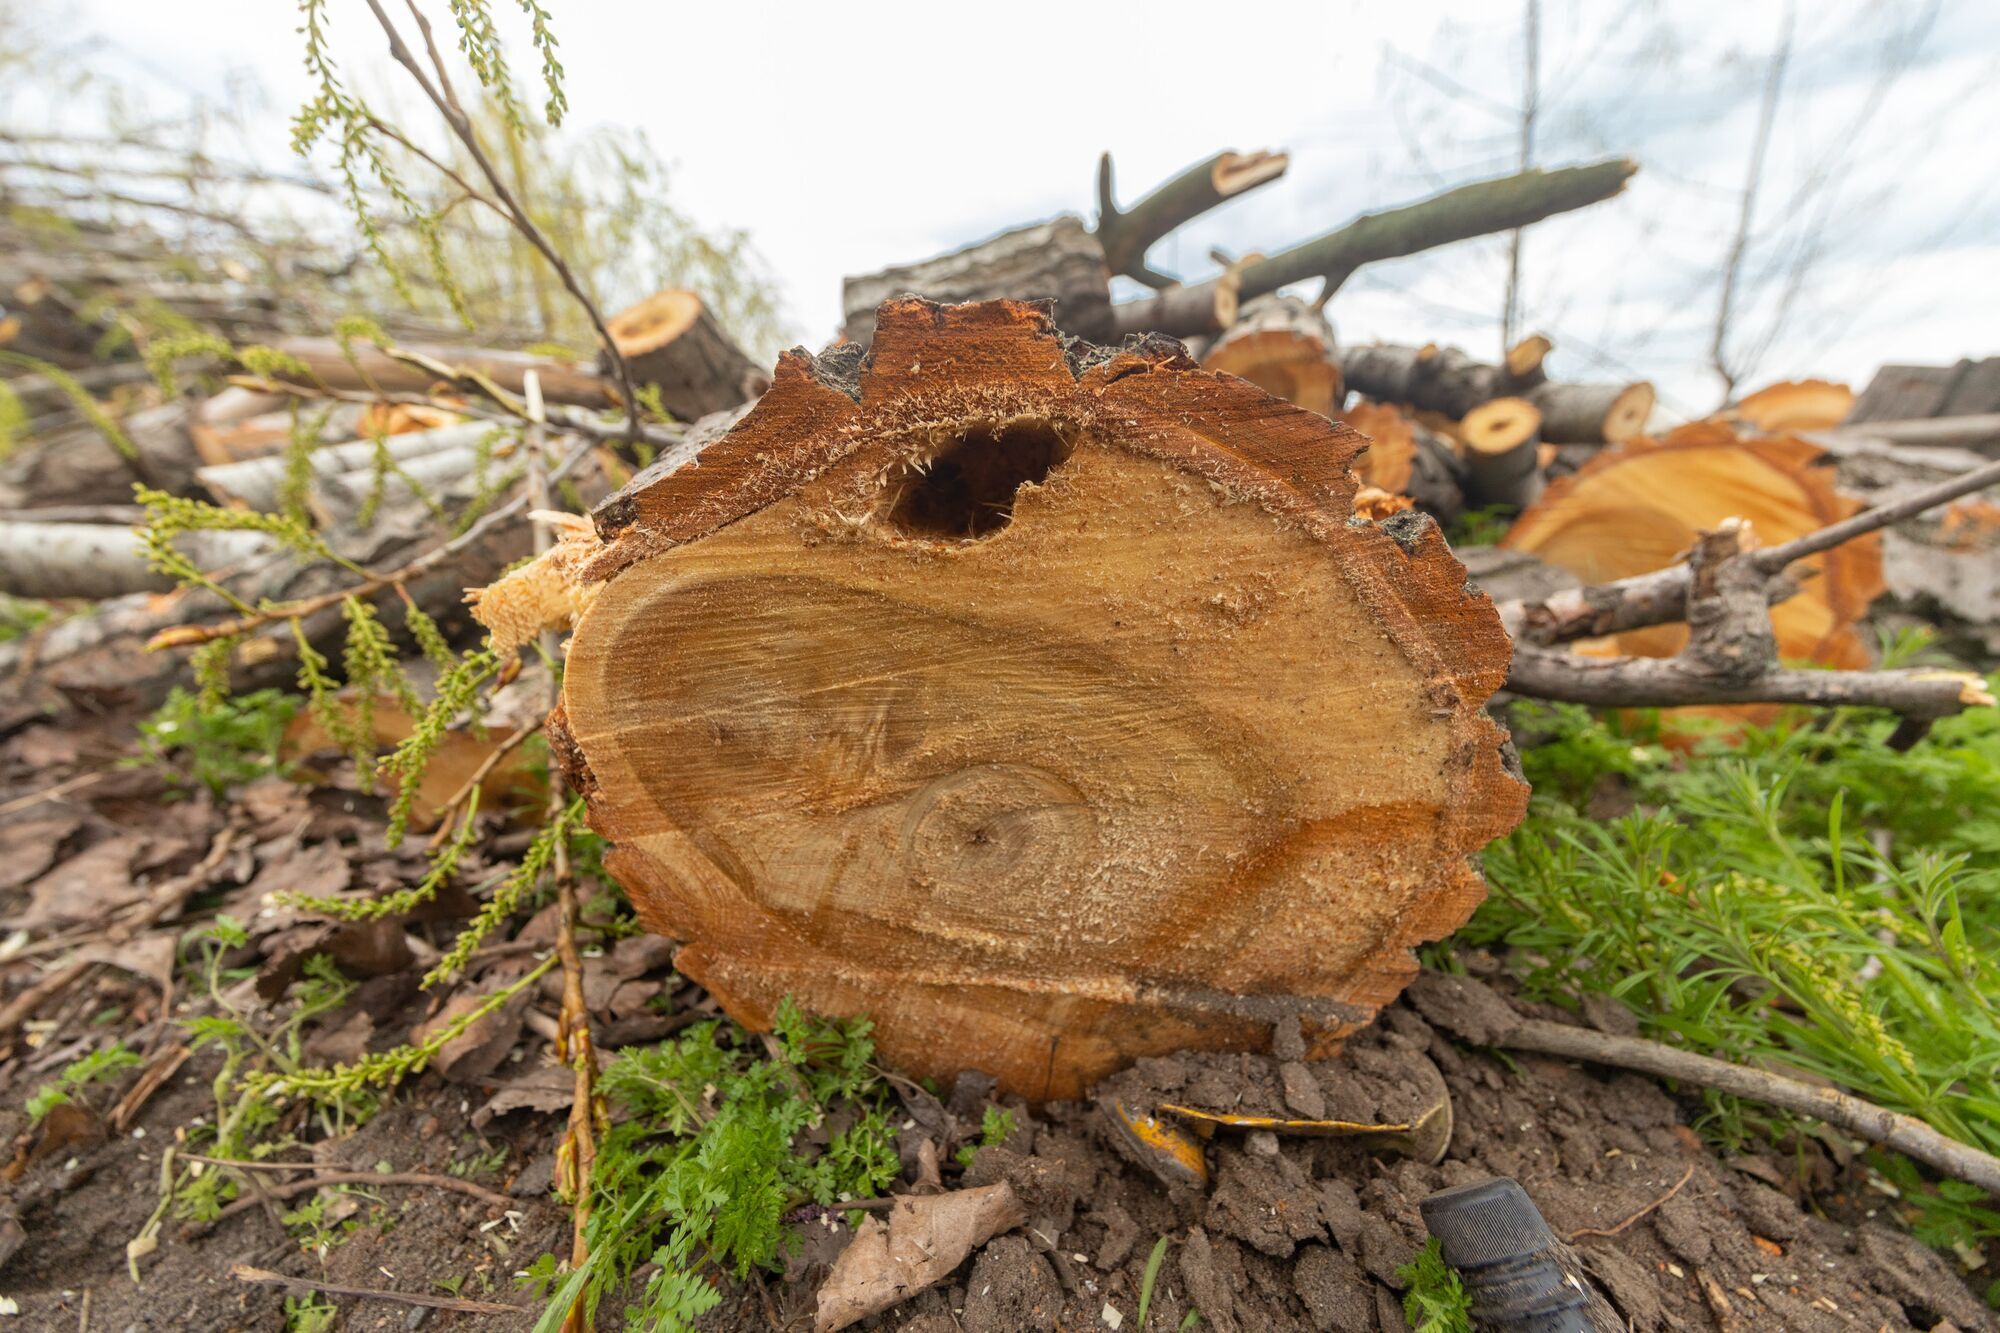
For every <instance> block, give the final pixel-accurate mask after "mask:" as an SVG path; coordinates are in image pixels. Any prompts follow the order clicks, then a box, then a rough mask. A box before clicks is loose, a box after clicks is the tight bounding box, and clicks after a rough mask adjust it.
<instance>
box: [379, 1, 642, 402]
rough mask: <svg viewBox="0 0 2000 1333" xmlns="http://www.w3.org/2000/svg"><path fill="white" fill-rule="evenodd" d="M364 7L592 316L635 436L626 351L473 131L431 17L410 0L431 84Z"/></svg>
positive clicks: (385, 18) (383, 19)
mask: <svg viewBox="0 0 2000 1333" xmlns="http://www.w3.org/2000/svg"><path fill="white" fill-rule="evenodd" d="M368 8H369V9H370V10H371V11H373V13H374V15H375V20H376V22H377V23H379V24H381V26H382V31H383V33H384V34H385V35H386V36H387V37H388V38H389V54H390V55H391V56H392V57H394V59H395V61H396V63H397V64H399V65H401V66H402V67H403V68H404V69H406V70H408V71H409V72H410V76H411V77H412V78H414V79H415V80H416V81H417V86H418V87H420V88H421V89H423V92H424V96H425V97H427V98H429V99H430V102H431V105H432V106H434V107H436V108H437V111H438V114H439V115H441V116H443V117H444V119H445V123H446V124H447V125H449V126H450V127H451V131H452V133H453V134H454V135H455V136H457V138H458V141H459V142H460V143H461V144H463V145H464V147H465V150H466V152H467V153H468V154H470V155H471V157H472V161H473V164H474V165H475V166H477V167H478V168H479V174H480V175H481V176H483V177H485V179H486V184H487V186H488V187H489V188H490V189H491V191H492V193H493V197H494V198H495V199H496V200H498V201H499V202H500V204H501V205H502V206H503V208H504V209H505V216H506V217H507V219H508V221H509V222H511V223H512V224H513V226H514V229H515V230H516V231H518V232H520V233H521V235H522V237H523V238H524V239H525V240H526V241H527V242H528V244H529V245H531V246H533V247H534V248H535V250H536V251H537V252H538V253H539V254H540V255H541V256H542V258H543V259H544V260H546V261H547V262H548V265H549V267H550V268H552V269H554V270H555V274H556V277H557V278H558V279H559V280H560V281H561V282H562V285H563V289H564V290H565V291H567V292H568V293H569V294H570V295H571V296H572V297H574V298H575V300H576V302H577V304H578V305H580V306H581V307H583V311H584V314H585V315H587V316H588V317H589V319H590V325H591V328H592V329H593V330H595V331H596V333H597V338H598V341H599V342H600V343H601V344H602V345H603V347H604V355H605V359H606V360H607V361H609V362H610V363H611V368H612V370H613V372H615V376H616V378H617V380H618V389H619V393H620V395H621V396H622V398H623V399H624V407H625V419H626V425H627V427H628V429H629V431H630V435H631V438H633V439H637V438H639V435H640V432H641V427H642V425H643V423H642V422H641V421H640V419H639V398H638V394H637V392H636V389H635V387H634V385H633V383H632V368H631V367H630V366H629V365H627V364H626V362H625V354H624V353H623V352H621V351H619V350H618V344H617V343H616V342H614V341H613V340H612V337H611V330H610V329H609V328H608V327H607V326H606V325H605V322H604V316H603V314H602V313H601V312H600V311H599V310H598V308H597V302H595V301H593V300H592V299H591V298H590V295H589V293H587V292H585V291H584V290H583V284H582V283H581V282H579V281H578V280H577V276H576V273H575V271H574V270H572V269H571V268H570V266H569V262H568V261H567V260H565V259H564V258H563V256H562V254H561V252H560V251H558V250H557V249H556V248H555V246H554V244H553V243H551V242H550V240H549V238H548V236H547V235H546V234H545V233H544V232H543V231H542V229H541V228H540V227H539V226H537V225H536V224H535V220H534V219H533V218H531V217H529V216H528V211H527V210H526V209H525V208H523V207H522V206H521V203H520V201H519V200H518V199H516V198H515V197H514V192H513V191H512V190H511V189H509V188H508V185H507V181H506V179H505V178H504V177H503V176H502V175H501V174H500V172H499V170H498V168H496V167H495V166H494V165H493V161H492V159H491V158H489V157H488V156H487V155H486V149H485V147H484V146H483V145H482V144H481V143H480V142H479V135H478V133H477V131H475V130H474V129H473V125H472V118H471V117H470V116H468V115H466V113H465V108H464V107H463V106H462V105H461V104H460V103H459V100H458V97H457V95H456V94H455V93H453V92H452V90H451V79H450V76H449V75H447V74H446V72H445V63H444V58H443V56H442V55H441V54H440V53H439V51H438V49H437V42H436V40H435V38H434V37H433V36H432V33H431V25H430V20H429V19H426V18H425V17H424V15H423V11H422V10H420V9H418V8H417V6H416V3H415V0H410V13H411V15H412V17H414V18H415V20H416V23H417V28H418V31H419V32H420V33H421V34H422V35H423V39H424V46H425V48H426V49H427V51H428V52H429V54H430V57H431V63H432V65H433V67H434V68H435V69H436V71H437V75H438V82H437V83H436V84H435V85H434V84H433V83H432V82H431V80H430V77H429V76H428V75H426V74H425V73H424V70H423V66H421V65H419V64H418V63H417V58H416V56H415V55H414V54H413V53H412V52H411V51H410V48H409V46H408V45H407V44H406V43H405V42H404V41H403V35H402V33H401V32H400V31H398V30H397V28H396V25H395V23H394V22H392V21H391V20H390V18H389V15H388V12H387V11H386V10H384V9H383V8H382V2H381V0H368Z"/></svg>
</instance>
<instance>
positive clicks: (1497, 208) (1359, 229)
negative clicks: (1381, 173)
mask: <svg viewBox="0 0 2000 1333" xmlns="http://www.w3.org/2000/svg"><path fill="white" fill-rule="evenodd" d="M1638 169H1639V168H1638V165H1637V164H1636V163H1634V162H1632V161H1630V160H1628V159H1626V158H1612V159H1609V160H1607V161H1603V162H1593V163H1591V164H1589V165H1588V166H1580V167H1563V168H1560V169H1558V170H1555V171H1539V170H1537V171H1524V172H1521V173H1520V174H1519V175H1514V176H1502V177H1499V178H1497V179H1495V180H1486V181H1479V182H1476V183H1475V184H1472V185H1462V186H1460V187H1458V188H1457V189H1455V190H1447V191H1445V192H1444V193H1443V194H1439V195H1434V196H1432V197H1431V198H1429V199H1424V200H1420V201H1419V202H1417V203H1414V204H1407V205H1405V206H1404V207H1402V208H1392V209H1389V210H1387V211H1386V212H1381V213H1364V214H1362V215H1361V216H1360V217H1358V218H1356V219H1354V220H1353V221H1352V222H1349V223H1347V224H1346V225H1345V226H1342V227H1338V228H1336V229H1334V230H1333V231H1330V232H1328V233H1326V234H1325V235H1324V236H1318V237H1315V238H1314V239H1312V240H1310V241H1306V242H1304V243H1303V244H1300V245H1295V246H1293V247H1292V248H1291V249H1289V250H1283V251H1280V252H1279V253H1277V254H1275V255H1272V256H1271V257H1270V258H1268V259H1260V260H1257V261H1256V262H1254V263H1249V264H1245V265H1244V266H1243V267H1242V270H1241V273H1240V277H1241V281H1242V289H1241V295H1242V299H1244V300H1246V301H1247V300H1250V299H1252V298H1254V297H1258V296H1262V295H1264V294H1265V293H1266V292H1274V291H1276V290H1278V289H1279V288H1280V287H1285V286H1288V285H1290V284H1291V283H1294V282H1303V281H1305V280H1306V279H1308V278H1319V279H1321V280H1322V285H1321V289H1320V295H1319V301H1320V303H1321V304H1325V302H1326V300H1327V298H1328V297H1330V296H1332V295H1333V293H1334V292H1335V291H1337V290H1339V288H1340V285H1341V284H1342V283H1343V282H1345V281H1346V280H1347V278H1348V275H1350V274H1351V273H1353V272H1354V270H1355V269H1357V268H1360V267H1361V266H1362V265H1363V264H1369V263H1374V262H1375V261H1377V260H1382V259H1395V258H1399V257H1401V256H1403V255H1413V254H1416V253H1417V252H1419V251H1421V250H1430V249H1434V248H1436V247H1437V246H1440V245H1449V244H1450V243H1451V242H1453V241H1462V240H1466V239H1468V238H1470V237H1473V236H1485V235H1488V234H1490V233H1493V232H1499V231H1512V230H1513V229H1514V228H1516V227H1524V226H1527V225H1528V224H1529V223H1532V222H1539V221H1541V220H1542V219H1543V218H1546V217H1552V216H1554V215H1555V214H1557V213H1567V212H1570V211H1572V210H1574V209H1578V208H1583V207H1586V206H1588V205H1590V204H1594V203H1598V202H1601V201H1602V200H1605V199H1609V198H1611V197H1612V196H1614V195H1616V194H1617V193H1618V192H1619V191H1621V190H1623V189H1624V188H1625V182H1626V181H1627V180H1629V179H1630V178H1631V176H1632V173H1634V172H1635V171H1637V170H1638ZM1218 281H1220V279H1213V278H1212V279H1210V280H1209V281H1208V282H1205V283H1199V284H1195V285H1192V286H1189V287H1186V288H1183V289H1181V290H1182V291H1183V292H1184V293H1185V296H1186V298H1187V300H1186V303H1185V304H1184V305H1183V306H1181V307H1179V308H1178V309H1177V310H1176V311H1173V312H1169V311H1166V310H1159V309H1156V308H1155V307H1154V303H1152V302H1138V303H1135V304H1134V305H1131V306H1116V307H1114V308H1113V312H1112V313H1113V314H1114V315H1115V316H1116V317H1117V332H1118V333H1120V334H1125V333H1165V334H1171V335H1173V336H1174V337H1186V336H1189V335H1200V336H1204V337H1205V336H1207V335H1209V334H1213V333H1220V332H1221V331H1222V327H1223V326H1222V325H1219V324H1216V323H1213V322H1205V323H1196V322H1193V321H1192V320H1190V321H1189V322H1188V323H1182V324H1168V323H1161V322H1141V321H1140V319H1139V318H1137V317H1139V316H1141V314H1142V312H1144V318H1145V319H1147V320H1151V321H1157V320H1159V319H1160V318H1162V317H1163V316H1165V315H1167V314H1169V313H1174V314H1189V315H1192V314H1198V312H1199V311H1200V310H1202V309H1203V308H1204V303H1203V301H1202V300H1201V299H1200V295H1199V294H1200V293H1202V292H1204V291H1205V290H1206V289H1209V288H1212V287H1214V286H1215V284H1216V283H1217V282H1218ZM1207 306H1208V308H1210V309H1213V308H1214V302H1213V299H1212V297H1211V299H1210V300H1209V301H1208V302H1207Z"/></svg>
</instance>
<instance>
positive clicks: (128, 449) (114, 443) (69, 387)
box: [0, 347, 139, 462]
mask: <svg viewBox="0 0 2000 1333" xmlns="http://www.w3.org/2000/svg"><path fill="white" fill-rule="evenodd" d="M0 366H13V367H15V368H17V369H20V370H24V371H27V372H28V373H29V374H32V375H40V376H42V377H43V378H45V379H46V380H48V381H49V383H51V384H53V385H55V386H56V388H57V389H58V390H59V391H60V392H61V393H62V396H63V397H65V398H67V399H69V401H70V406H72V407H74V408H75V409H76V410H77V411H78V412H79V413H81V414H82V415H83V418H84V419H85V420H86V421H88V422H90V424H91V425H93V426H95V427H96V428H97V433H98V434H100V435H102V436H103V437H104V438H105V439H106V440H109V441H110V442H111V447H112V448H114V449H116V450H117V451H118V452H119V453H120V454H122V455H123V456H124V457H125V458H126V460H127V461H130V462H137V461H138V458H139V451H138V449H137V448H136V447H134V446H133V444H132V439H131V437H130V436H128V435H127V434H126V433H125V428H124V427H122V426H120V425H119V424H118V422H117V419H116V418H114V417H113V416H112V415H111V414H110V413H109V412H107V411H105V410H104V404H102V403H100V402H98V401H97V398H96V396H95V395H93V394H92V393H91V392H90V390H88V389H86V388H84V387H83V385H82V384H81V383H80V382H79V381H78V380H77V378H76V376H74V375H72V374H70V373H69V372H68V371H67V370H64V369H63V368H62V367H61V366H58V365H56V364H55V363H54V362H51V361H44V360H42V359H41V358H40V357H38V356H28V355H26V354H25V353H22V352H13V351H9V350H7V349H6V348H4V347H0ZM8 396H9V397H10V398H12V399H13V402H14V405H15V407H16V409H19V408H20V401H21V400H20V399H19V398H16V397H13V394H12V391H11V390H10V391H9V394H8ZM19 420H20V422H21V424H25V423H26V420H27V417H26V412H25V410H22V411H21V412H20V416H19ZM7 443H8V433H7V432H6V431H4V430H0V456H4V455H5V454H6V453H7V452H8V449H7Z"/></svg>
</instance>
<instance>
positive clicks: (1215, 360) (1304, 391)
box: [1201, 294, 1389, 489]
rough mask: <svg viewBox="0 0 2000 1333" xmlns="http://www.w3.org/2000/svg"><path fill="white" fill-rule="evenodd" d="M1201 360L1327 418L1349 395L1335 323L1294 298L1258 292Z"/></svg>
mask: <svg viewBox="0 0 2000 1333" xmlns="http://www.w3.org/2000/svg"><path fill="white" fill-rule="evenodd" d="M1201 364H1202V367H1203V369H1206V370H1220V371H1225V372H1227V373H1229V374H1231V375H1240V376H1242V377H1243V378H1244V379H1246V380H1249V381H1250V382H1251V383H1252V384H1254V385H1256V386H1257V387H1258V388H1260V389H1262V390H1263V391H1264V392H1266V393H1269V394H1274V395H1276V396H1277V397H1279V398H1282V399H1284V400H1285V401H1286V402H1288V403H1291V404H1293V405H1295V406H1298V407H1303V408H1304V409H1305V410H1306V411H1308V412H1317V413H1319V414H1320V415H1321V416H1323V417H1331V416H1332V415H1333V414H1334V413H1335V412H1337V411H1338V410H1339V409H1340V403H1341V399H1342V398H1344V397H1345V396H1346V395H1345V392H1344V391H1343V390H1342V388H1341V384H1340V363H1339V362H1338V361H1336V360H1335V359H1334V353H1333V326H1332V325H1331V324H1329V323H1327V322H1326V316H1325V315H1322V314H1321V313H1320V312H1319V311H1318V310H1315V309H1314V308H1313V307H1312V306H1310V305H1308V304H1307V303H1306V302H1304V301H1302V300H1300V299H1299V298H1298V297H1296V296H1280V295H1276V294H1273V295H1270V296H1260V297H1258V298H1257V299H1256V300H1254V301H1252V302H1250V303H1249V304H1248V305H1246V306H1244V307H1243V308H1242V310H1240V311H1238V312H1237V316H1236V322H1235V323H1234V324H1232V325H1230V327H1229V329H1228V331H1227V332H1225V333H1223V334H1222V336H1221V337H1219V338H1217V339H1216V340H1215V342H1214V344H1213V345H1212V346H1211V347H1210V348H1209V349H1208V353H1207V355H1205V356H1204V357H1202V359H1201ZM1384 489H1389V488H1386V487H1385V488H1384Z"/></svg>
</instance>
